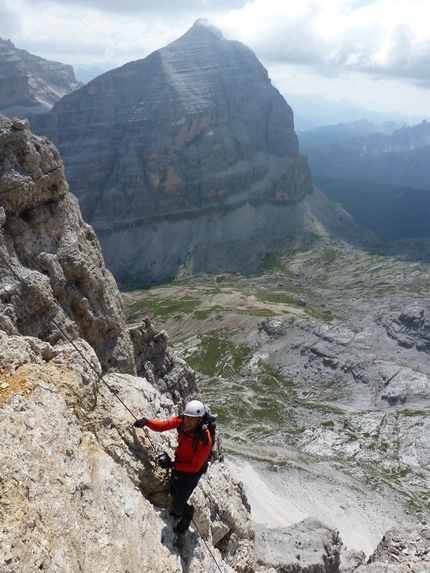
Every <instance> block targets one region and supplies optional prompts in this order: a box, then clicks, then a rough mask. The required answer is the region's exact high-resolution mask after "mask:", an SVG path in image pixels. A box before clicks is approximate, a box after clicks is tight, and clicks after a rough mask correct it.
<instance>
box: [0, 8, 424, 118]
mask: <svg viewBox="0 0 430 573" xmlns="http://www.w3.org/2000/svg"><path fill="white" fill-rule="evenodd" d="M428 7H429V4H428V0H249V1H248V2H246V1H244V0H179V1H178V0H157V1H155V0H151V1H149V0H122V1H120V2H118V0H55V1H54V0H14V1H13V2H11V1H10V0H0V36H1V37H2V38H3V39H10V40H12V42H13V43H14V44H15V45H16V47H18V48H22V49H26V50H28V51H30V52H31V53H33V54H36V55H38V56H42V57H44V58H47V59H52V60H57V61H61V62H63V63H67V64H72V65H73V66H75V67H78V66H79V65H81V64H88V65H91V64H95V65H102V64H103V65H104V66H109V67H117V66H119V65H122V64H124V63H126V62H128V61H130V60H136V59H140V58H143V57H145V56H147V55H148V54H149V53H151V52H152V51H153V50H155V49H157V48H160V47H162V46H164V45H166V44H168V43H169V42H171V41H173V40H174V39H176V38H177V37H179V36H181V35H182V34H183V33H185V32H186V31H187V30H188V29H189V28H190V27H191V26H192V24H193V23H194V21H195V20H197V19H198V18H200V17H203V18H208V19H209V20H211V21H212V22H213V23H214V24H215V25H216V26H218V27H219V28H220V29H221V31H222V32H223V34H224V36H225V37H226V38H228V39H235V40H239V41H241V42H243V43H245V44H247V45H248V46H249V47H250V48H252V49H253V50H254V52H255V53H256V55H257V57H258V58H259V59H260V60H261V61H262V63H263V64H264V65H265V66H266V67H267V68H268V70H269V75H270V77H271V78H272V80H273V82H274V84H275V85H276V86H277V87H278V88H279V89H280V91H281V92H282V93H284V94H287V93H296V94H297V93H321V94H322V95H324V96H325V97H327V98H329V99H332V100H339V99H342V98H346V99H348V100H349V101H351V102H354V103H358V104H361V105H364V106H365V107H368V108H369V109H374V110H380V111H395V110H397V111H400V112H401V113H404V114H408V115H413V114H418V115H423V116H430V97H429V96H430V26H429V25H428V21H429V17H428Z"/></svg>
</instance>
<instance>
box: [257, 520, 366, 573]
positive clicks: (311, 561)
mask: <svg viewBox="0 0 430 573" xmlns="http://www.w3.org/2000/svg"><path fill="white" fill-rule="evenodd" d="M256 549H257V553H258V562H259V565H260V566H264V567H266V568H269V567H271V568H273V570H275V571H279V572H281V571H289V572H292V573H293V572H299V571H303V572H306V571H312V572H314V573H318V572H320V573H337V572H338V571H341V570H342V571H346V570H347V569H348V567H346V568H345V569H343V568H342V567H341V562H342V552H343V553H345V563H348V564H349V567H351V561H353V563H354V565H355V567H357V566H358V565H360V564H361V563H362V562H363V560H364V555H358V554H357V555H355V556H354V557H352V552H350V554H348V555H347V552H345V551H344V549H343V544H342V540H341V539H340V537H339V532H337V531H334V530H332V529H330V528H329V527H327V526H326V525H324V524H322V523H320V522H318V521H316V520H313V519H309V518H308V519H305V520H304V521H302V522H301V523H299V524H297V525H294V526H292V527H289V528H285V529H282V528H276V529H270V530H269V529H268V528H266V527H265V526H263V525H259V526H258V527H257V533H256ZM355 567H354V566H352V568H355Z"/></svg>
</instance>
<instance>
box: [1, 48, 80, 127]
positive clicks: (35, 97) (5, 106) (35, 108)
mask: <svg viewBox="0 0 430 573" xmlns="http://www.w3.org/2000/svg"><path fill="white" fill-rule="evenodd" d="M81 85H82V83H81V82H78V81H77V80H76V78H75V74H74V71H73V68H72V66H67V65H65V64H61V63H60V62H52V61H49V60H45V59H44V58H40V57H39V56H35V55H33V54H30V53H29V52H27V51H26V50H20V49H18V48H16V47H15V46H14V44H13V43H12V42H11V41H10V40H3V39H2V38H0V113H2V114H3V115H6V116H9V117H13V116H18V117H20V118H25V117H30V116H33V115H35V114H41V113H42V114H43V113H47V112H48V111H49V110H50V109H51V108H52V106H53V105H54V103H55V102H57V101H58V100H59V99H60V98H61V97H63V96H64V95H66V94H68V93H70V92H71V91H73V90H76V89H78V88H79V87H80V86H81Z"/></svg>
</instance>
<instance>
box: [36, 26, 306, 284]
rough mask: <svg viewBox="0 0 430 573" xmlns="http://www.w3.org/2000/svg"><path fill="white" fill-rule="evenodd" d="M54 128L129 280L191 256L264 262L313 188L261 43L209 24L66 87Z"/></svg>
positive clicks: (220, 265)
mask: <svg viewBox="0 0 430 573" xmlns="http://www.w3.org/2000/svg"><path fill="white" fill-rule="evenodd" d="M38 131H39V132H41V128H40V127H39V128H38ZM43 133H45V134H46V135H48V137H49V138H50V139H52V140H53V141H54V143H55V144H56V145H57V146H58V148H59V150H60V152H61V155H62V158H63V160H64V162H65V166H66V174H67V179H68V181H69V184H70V188H71V190H72V192H73V193H75V194H76V195H77V197H78V199H79V202H80V206H81V210H82V214H83V217H84V219H85V220H86V221H87V222H89V223H91V225H92V226H93V227H94V229H95V230H96V233H97V235H98V237H99V240H100V242H101V245H102V249H103V252H104V255H105V259H106V264H107V266H108V268H110V269H111V270H112V272H113V273H114V275H115V277H116V278H117V280H118V281H119V283H120V285H122V286H142V285H145V284H150V283H151V282H154V281H160V280H165V279H167V278H171V277H172V276H175V274H176V273H177V272H178V269H179V268H180V266H181V265H183V264H186V263H187V264H188V265H189V266H190V267H191V268H192V269H193V270H194V271H199V270H211V269H213V268H217V269H218V270H224V269H226V270H233V269H235V268H236V269H237V270H239V269H245V270H250V269H253V268H255V266H256V261H257V260H258V259H259V258H261V255H262V253H264V252H267V250H271V249H274V248H278V249H279V243H280V242H281V243H285V241H286V240H287V239H288V238H289V237H290V235H291V234H294V233H295V231H296V229H294V228H291V227H289V221H288V215H289V213H290V212H291V211H293V210H294V208H295V207H296V206H297V205H298V204H299V203H300V202H302V201H303V200H304V199H305V197H307V196H308V195H309V194H311V193H312V182H311V176H310V172H309V169H308V166H307V162H306V159H305V158H304V157H301V156H300V154H299V149H298V142H297V137H296V135H295V132H294V123H293V114H292V111H291V108H290V106H289V105H288V104H287V103H286V101H285V100H284V98H283V97H282V96H281V95H280V93H279V92H278V90H276V89H275V88H274V87H273V86H272V85H271V82H270V80H269V78H268V74H267V71H266V69H265V68H264V67H263V66H262V64H261V63H260V62H259V61H258V59H257V58H256V56H255V54H254V53H253V52H252V51H251V50H250V49H249V48H247V47H246V46H244V45H242V44H240V43H239V42H234V41H227V40H226V39H224V38H223V37H222V35H221V34H220V32H219V31H218V30H217V29H215V28H214V27H212V26H211V25H209V24H208V23H207V22H206V21H202V20H199V21H197V22H196V23H195V24H194V26H193V27H192V28H191V29H190V30H189V31H188V32H187V33H186V34H185V35H184V36H182V37H181V38H179V39H178V40H176V41H175V42H173V43H172V44H170V45H168V46H167V47H165V48H163V49H160V50H157V51H156V52H154V53H153V54H151V55H150V56H148V57H147V58H145V59H143V60H138V61H135V62H130V63H128V64H126V65H125V66H122V67H121V68H118V69H116V70H113V71H110V72H107V73H106V74H103V75H102V76H100V77H98V78H96V79H94V80H93V81H91V82H90V83H89V84H87V85H86V86H84V87H82V88H81V89H79V90H77V91H76V92H74V93H72V94H69V95H68V96H66V97H64V98H63V99H62V100H61V101H59V102H58V103H57V104H56V105H55V106H54V108H53V109H52V111H51V113H50V115H49V121H48V125H47V126H45V127H44V128H43ZM296 216H297V218H300V215H299V214H296ZM259 244H260V245H261V246H260V248H259V247H258V245H259ZM251 245H252V247H253V248H252V249H250V246H251ZM254 247H255V248H254ZM254 252H255V254H254Z"/></svg>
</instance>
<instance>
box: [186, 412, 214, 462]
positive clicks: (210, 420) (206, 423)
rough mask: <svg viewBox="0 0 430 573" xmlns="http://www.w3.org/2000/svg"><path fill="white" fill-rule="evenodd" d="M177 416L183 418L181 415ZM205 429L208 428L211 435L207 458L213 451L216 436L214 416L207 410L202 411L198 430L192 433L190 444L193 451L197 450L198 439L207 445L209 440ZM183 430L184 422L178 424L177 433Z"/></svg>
mask: <svg viewBox="0 0 430 573" xmlns="http://www.w3.org/2000/svg"><path fill="white" fill-rule="evenodd" d="M179 417H180V418H183V416H179ZM206 430H209V433H210V435H211V437H212V451H211V453H210V455H209V457H208V460H209V459H210V458H211V457H212V452H213V451H214V448H215V437H216V416H212V414H209V412H205V413H204V415H203V420H202V423H201V424H200V426H199V429H198V431H197V432H196V433H195V434H194V437H193V444H192V445H193V451H194V452H196V451H197V446H198V443H199V440H201V441H202V444H203V445H204V446H207V445H208V443H209V441H208V435H207V433H206ZM183 431H184V424H182V425H181V426H179V428H178V434H179V435H181V434H182V432H183Z"/></svg>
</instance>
